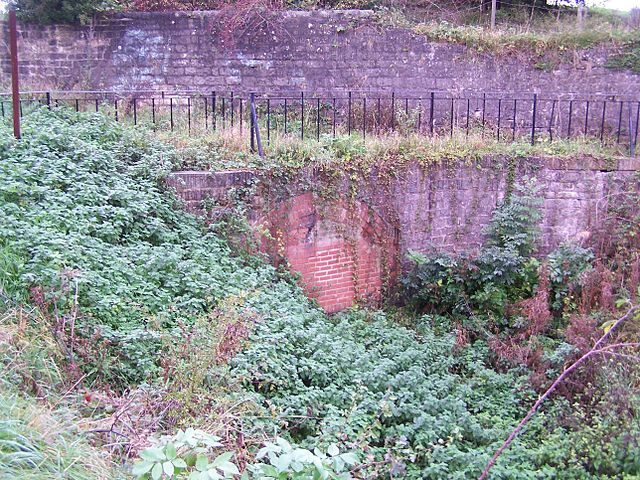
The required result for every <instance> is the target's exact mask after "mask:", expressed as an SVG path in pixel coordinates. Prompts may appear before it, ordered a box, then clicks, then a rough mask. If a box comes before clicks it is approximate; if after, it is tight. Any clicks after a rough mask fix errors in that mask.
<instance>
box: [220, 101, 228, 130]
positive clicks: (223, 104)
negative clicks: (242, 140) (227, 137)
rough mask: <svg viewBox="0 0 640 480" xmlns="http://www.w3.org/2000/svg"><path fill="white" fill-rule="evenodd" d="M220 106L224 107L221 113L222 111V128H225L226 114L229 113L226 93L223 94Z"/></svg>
mask: <svg viewBox="0 0 640 480" xmlns="http://www.w3.org/2000/svg"><path fill="white" fill-rule="evenodd" d="M220 108H221V109H222V111H221V113H222V129H223V130H224V126H225V121H226V115H227V106H226V101H225V97H224V95H222V105H220Z"/></svg>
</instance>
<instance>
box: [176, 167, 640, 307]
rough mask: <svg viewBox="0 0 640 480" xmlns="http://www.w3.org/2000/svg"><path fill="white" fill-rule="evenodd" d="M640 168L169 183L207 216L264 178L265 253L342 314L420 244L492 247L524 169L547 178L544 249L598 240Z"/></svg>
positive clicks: (462, 170) (256, 191)
mask: <svg viewBox="0 0 640 480" xmlns="http://www.w3.org/2000/svg"><path fill="white" fill-rule="evenodd" d="M639 172H640V160H639V159H620V160H616V161H609V162H601V161H595V160H593V159H589V158H584V159H573V160H560V159H555V158H526V159H517V160H514V159H506V158H493V157H491V158H484V159H482V160H481V161H477V162H469V163H465V162H457V163H456V164H448V165H447V164H436V165H430V166H423V165H420V164H419V163H417V162H416V163H414V164H409V165H407V166H406V167H405V169H404V171H402V172H399V174H398V175H397V176H395V175H394V177H393V178H392V179H389V178H383V177H382V175H380V174H376V172H373V173H371V174H367V175H366V176H364V175H363V178H360V179H358V180H356V182H357V189H354V185H352V184H350V182H351V181H353V180H349V179H347V178H345V179H344V181H343V182H338V183H337V184H336V183H335V182H333V181H330V180H329V179H325V178H322V177H321V176H315V177H313V178H311V179H310V178H308V177H307V178H305V179H304V181H300V182H298V181H297V180H291V181H290V184H289V185H274V184H273V182H275V180H274V179H272V178H270V177H269V176H264V177H263V176H261V175H260V174H259V173H257V172H256V173H253V172H249V171H231V172H176V173H174V174H172V175H171V176H170V177H169V178H168V180H167V182H168V184H169V186H170V187H171V188H173V189H175V190H176V192H177V193H178V195H179V196H180V197H181V198H182V199H183V200H184V201H185V205H186V207H187V208H188V209H190V210H191V211H193V212H196V213H198V212H202V205H203V201H204V200H207V199H208V200H207V203H209V205H213V206H214V208H213V211H214V212H215V211H216V210H224V209H228V208H230V207H231V206H232V203H233V202H236V201H237V199H235V198H234V199H230V198H229V197H228V193H229V192H230V191H235V190H236V189H237V188H238V187H243V188H245V187H247V186H253V187H252V188H253V190H252V192H253V193H252V194H251V195H249V197H248V198H246V199H245V201H246V202H247V206H248V207H249V209H248V212H249V213H248V217H249V220H250V222H251V223H252V224H253V225H254V226H256V227H259V228H257V229H256V231H257V232H263V233H265V232H268V234H267V235H263V236H262V248H263V250H264V251H266V252H267V253H269V255H270V258H271V259H272V260H273V262H274V263H277V264H284V265H286V266H288V267H289V268H290V269H291V270H292V271H294V272H297V273H299V274H300V282H301V284H302V286H303V287H304V288H305V290H306V291H307V293H308V295H309V296H310V297H313V298H316V299H317V300H318V303H319V304H320V305H321V306H322V307H323V308H324V309H325V310H326V311H328V312H336V311H339V310H342V309H344V308H347V307H349V306H351V305H352V304H354V303H356V302H359V303H369V304H375V303H377V302H379V301H380V299H381V298H382V297H383V293H384V292H385V290H386V289H389V288H391V287H392V286H393V283H394V281H395V279H396V278H397V275H398V274H399V273H400V270H401V265H402V261H403V258H404V257H405V254H406V253H407V252H408V251H411V250H413V251H419V252H429V251H431V250H434V249H441V250H447V251H461V250H467V251H473V250H474V249H475V248H477V247H478V246H480V245H481V244H482V241H483V228H484V227H485V226H486V225H487V223H488V222H489V220H490V218H491V215H492V212H493V210H494V209H495V207H496V205H497V204H498V203H499V202H500V201H501V200H502V199H503V198H504V196H505V194H506V193H507V192H508V191H509V190H510V189H512V188H513V185H514V184H515V183H516V182H518V181H519V180H520V179H522V178H524V177H530V178H531V177H533V178H535V179H536V180H537V183H538V184H539V186H540V187H541V193H540V195H541V196H542V198H543V201H544V202H543V207H542V209H543V218H542V220H541V222H540V229H541V239H540V242H539V253H546V252H548V251H550V250H551V249H553V248H555V247H557V246H558V245H559V244H561V243H562V242H566V241H571V242H576V243H581V244H585V243H587V242H588V241H589V240H590V238H591V237H593V236H594V235H596V234H597V232H598V229H599V228H600V227H601V225H602V223H603V221H604V219H605V218H606V216H607V214H608V212H609V207H610V206H611V205H612V204H613V205H615V199H616V195H617V194H618V193H619V192H621V191H623V190H626V189H628V188H631V189H632V190H635V191H637V192H640V173H639ZM310 180H311V181H310ZM325 183H332V184H331V185H330V186H327V185H326V184H325ZM232 187H233V188H232ZM327 189H329V190H330V191H329V192H328V191H327ZM274 191H278V192H280V193H278V194H276V195H274V194H273V192H274Z"/></svg>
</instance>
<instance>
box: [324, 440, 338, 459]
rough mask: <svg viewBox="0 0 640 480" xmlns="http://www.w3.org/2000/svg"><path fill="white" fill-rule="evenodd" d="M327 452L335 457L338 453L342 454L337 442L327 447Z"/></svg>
mask: <svg viewBox="0 0 640 480" xmlns="http://www.w3.org/2000/svg"><path fill="white" fill-rule="evenodd" d="M327 454H328V455H330V456H332V457H335V456H336V455H339V454H340V449H339V448H338V446H337V445H336V444H335V443H332V444H331V445H329V448H327Z"/></svg>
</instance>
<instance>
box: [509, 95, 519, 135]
mask: <svg viewBox="0 0 640 480" xmlns="http://www.w3.org/2000/svg"><path fill="white" fill-rule="evenodd" d="M517 116H518V99H517V98H514V100H513V130H512V131H511V141H512V142H515V141H516V129H517V128H518V121H517V119H516V117H517Z"/></svg>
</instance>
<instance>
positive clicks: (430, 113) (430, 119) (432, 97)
mask: <svg viewBox="0 0 640 480" xmlns="http://www.w3.org/2000/svg"><path fill="white" fill-rule="evenodd" d="M435 101H436V94H435V92H431V104H430V105H429V134H431V135H433V115H434V104H435Z"/></svg>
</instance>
